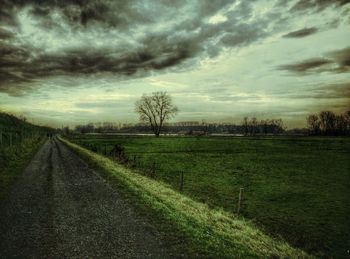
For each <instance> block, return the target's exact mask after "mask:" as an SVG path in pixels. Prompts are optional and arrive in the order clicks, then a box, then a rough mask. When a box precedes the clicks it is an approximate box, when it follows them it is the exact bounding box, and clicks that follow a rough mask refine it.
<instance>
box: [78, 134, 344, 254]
mask: <svg viewBox="0 0 350 259" xmlns="http://www.w3.org/2000/svg"><path fill="white" fill-rule="evenodd" d="M73 140H74V141H75V142H76V143H78V144H81V145H83V146H85V147H89V148H90V149H93V150H95V151H97V152H100V153H106V154H110V153H111V152H110V151H111V150H112V148H113V147H114V146H115V144H118V145H120V146H122V147H123V148H124V149H125V154H126V157H127V158H128V160H129V161H128V162H126V165H128V166H130V167H133V168H134V169H135V170H137V171H139V173H141V174H145V175H149V177H153V178H155V179H157V180H159V181H162V182H164V183H166V184H168V185H169V186H171V187H172V188H173V189H175V190H178V189H179V185H180V177H181V173H182V172H183V174H184V186H183V193H184V194H185V195H188V196H189V197H191V198H192V199H195V200H197V201H200V202H203V203H206V204H208V205H209V206H210V207H213V208H222V209H223V210H225V211H228V212H231V213H236V211H237V204H238V194H239V189H240V188H244V189H243V200H242V204H241V212H240V214H241V215H242V216H243V217H245V218H247V219H249V220H252V221H254V222H256V223H257V224H258V225H260V226H261V227H262V228H263V229H265V231H266V232H268V233H270V234H272V235H274V236H278V237H281V238H283V239H285V240H286V241H288V242H289V243H291V244H292V245H294V246H297V247H300V248H303V249H305V250H306V251H308V252H311V253H313V254H315V255H319V256H322V255H331V256H336V257H345V256H346V255H347V250H348V249H349V248H350V237H349V233H350V226H349V225H350V224H349V220H348V215H350V198H349V197H350V181H349V180H350V162H349V154H350V139H349V138H335V137H327V138H326V137H325V138H322V137H161V138H154V137H150V136H113V135H78V136H75V137H74V139H73Z"/></svg>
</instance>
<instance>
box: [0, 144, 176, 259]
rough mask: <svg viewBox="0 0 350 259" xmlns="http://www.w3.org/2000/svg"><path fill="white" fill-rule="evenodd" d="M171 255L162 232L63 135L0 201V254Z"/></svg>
mask: <svg viewBox="0 0 350 259" xmlns="http://www.w3.org/2000/svg"><path fill="white" fill-rule="evenodd" d="M169 257H178V256H176V255H174V254H172V252H171V251H170V248H169V247H167V246H166V245H165V243H164V242H162V236H161V235H160V234H159V232H157V230H156V229H155V228H154V227H153V226H152V225H151V224H149V222H148V221H147V220H146V219H145V218H143V217H142V216H140V215H139V214H138V213H137V212H136V211H135V210H134V209H133V208H132V206H130V204H129V203H128V202H127V201H125V200H123V198H122V197H121V196H120V195H118V193H117V192H116V191H115V190H113V189H112V188H111V187H110V186H109V185H108V183H107V182H106V181H105V180H104V179H102V178H101V177H100V176H99V175H97V174H96V173H95V172H94V171H93V170H91V169H89V167H88V166H87V165H86V164H85V163H84V162H83V161H82V160H81V159H80V158H79V157H77V155H75V154H74V153H73V152H72V151H70V150H69V149H68V148H67V147H66V146H65V145H64V144H62V143H61V142H60V141H58V140H54V139H53V140H48V141H47V142H46V143H45V144H44V145H43V147H42V148H41V149H40V150H39V151H38V153H37V154H36V155H35V157H34V158H33V160H32V161H31V163H30V164H29V166H28V167H27V168H26V170H25V171H24V172H23V175H22V176H21V178H20V179H19V180H18V182H17V183H16V184H15V186H14V188H13V189H12V192H11V193H10V195H9V197H8V198H7V199H6V200H5V201H3V202H1V203H0V258H169Z"/></svg>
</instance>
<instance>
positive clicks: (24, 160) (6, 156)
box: [0, 138, 45, 200]
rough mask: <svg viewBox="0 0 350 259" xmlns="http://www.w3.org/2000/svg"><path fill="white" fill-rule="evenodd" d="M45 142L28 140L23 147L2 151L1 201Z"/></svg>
mask: <svg viewBox="0 0 350 259" xmlns="http://www.w3.org/2000/svg"><path fill="white" fill-rule="evenodd" d="M44 141H45V139H44V138H41V139H26V140H25V141H24V142H23V143H22V144H21V145H15V146H12V147H7V148H4V149H0V200H1V199H4V198H5V197H6V195H7V194H8V193H9V191H10V190H11V187H12V185H13V184H14V183H15V182H16V180H17V179H18V177H19V176H20V175H21V173H22V172H23V170H24V169H25V167H26V166H27V165H28V163H29V162H30V160H31V159H32V157H33V156H34V154H35V153H36V152H37V151H38V149H39V147H40V146H41V145H42V144H43V142H44Z"/></svg>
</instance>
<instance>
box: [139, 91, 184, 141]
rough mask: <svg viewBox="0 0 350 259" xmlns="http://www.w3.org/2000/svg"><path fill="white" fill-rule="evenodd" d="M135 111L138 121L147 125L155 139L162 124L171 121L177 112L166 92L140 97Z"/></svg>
mask: <svg viewBox="0 0 350 259" xmlns="http://www.w3.org/2000/svg"><path fill="white" fill-rule="evenodd" d="M135 111H136V112H137V113H138V114H139V116H140V121H141V122H145V123H148V124H149V125H150V126H151V128H152V131H153V132H154V134H155V136H156V137H159V134H160V132H161V130H162V127H163V125H164V122H165V121H166V120H169V119H171V118H172V117H174V116H175V114H176V113H177V112H178V109H177V107H176V106H175V105H174V104H173V102H172V99H171V97H170V95H169V94H167V93H166V92H154V93H152V95H146V94H144V95H142V97H141V99H140V100H138V101H137V102H136V104H135Z"/></svg>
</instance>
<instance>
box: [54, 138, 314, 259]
mask: <svg viewBox="0 0 350 259" xmlns="http://www.w3.org/2000/svg"><path fill="white" fill-rule="evenodd" d="M61 140H62V141H63V142H64V143H65V144H66V145H67V146H68V147H70V148H71V149H73V150H74V151H75V152H76V153H78V154H79V155H80V156H82V157H83V158H85V160H86V161H88V163H89V164H90V165H92V166H93V167H94V168H98V169H99V170H98V171H100V172H102V173H103V174H104V175H105V176H106V177H108V178H109V180H110V181H111V182H113V183H115V184H117V185H118V186H123V189H124V191H127V192H129V193H130V194H131V195H132V196H133V197H136V198H137V199H138V200H139V203H142V204H144V206H145V207H147V208H148V212H149V214H150V215H152V216H154V217H155V218H159V219H162V221H163V222H165V223H166V222H168V223H169V225H171V226H173V227H174V228H175V229H176V230H175V232H179V233H181V234H182V235H183V236H184V237H185V239H186V240H190V241H189V242H190V243H187V244H186V245H187V246H188V247H189V249H188V251H190V250H191V251H192V253H193V254H196V253H200V254H201V255H203V256H207V257H216V258H218V257H220V258H229V257H244V258H246V257H292V258H295V257H299V258H305V257H309V255H307V254H306V253H305V252H303V251H302V250H299V249H295V248H292V247H291V246H290V245H288V244H287V243H286V242H284V241H281V240H277V239H274V238H271V237H270V236H268V235H266V234H265V233H264V232H262V231H261V230H259V229H258V228H257V227H256V226H255V225H254V224H253V223H251V222H249V221H245V220H244V219H243V218H239V217H236V216H234V215H233V214H231V213H228V212H225V211H223V210H216V209H210V208H209V207H208V206H207V205H206V204H203V203H200V202H196V201H194V200H192V199H190V198H188V197H186V196H185V195H182V194H180V193H178V192H176V191H174V190H173V189H172V188H170V186H168V185H166V184H164V183H161V182H157V181H155V180H152V179H149V178H147V177H145V176H143V175H140V174H137V173H135V172H133V171H132V170H130V169H128V168H125V167H123V166H121V165H118V164H116V163H114V162H113V161H111V160H110V159H108V158H106V157H104V156H101V155H98V154H95V153H93V152H91V151H89V150H87V149H84V148H82V147H80V146H78V145H76V144H73V143H71V142H69V141H67V140H64V139H61Z"/></svg>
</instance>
